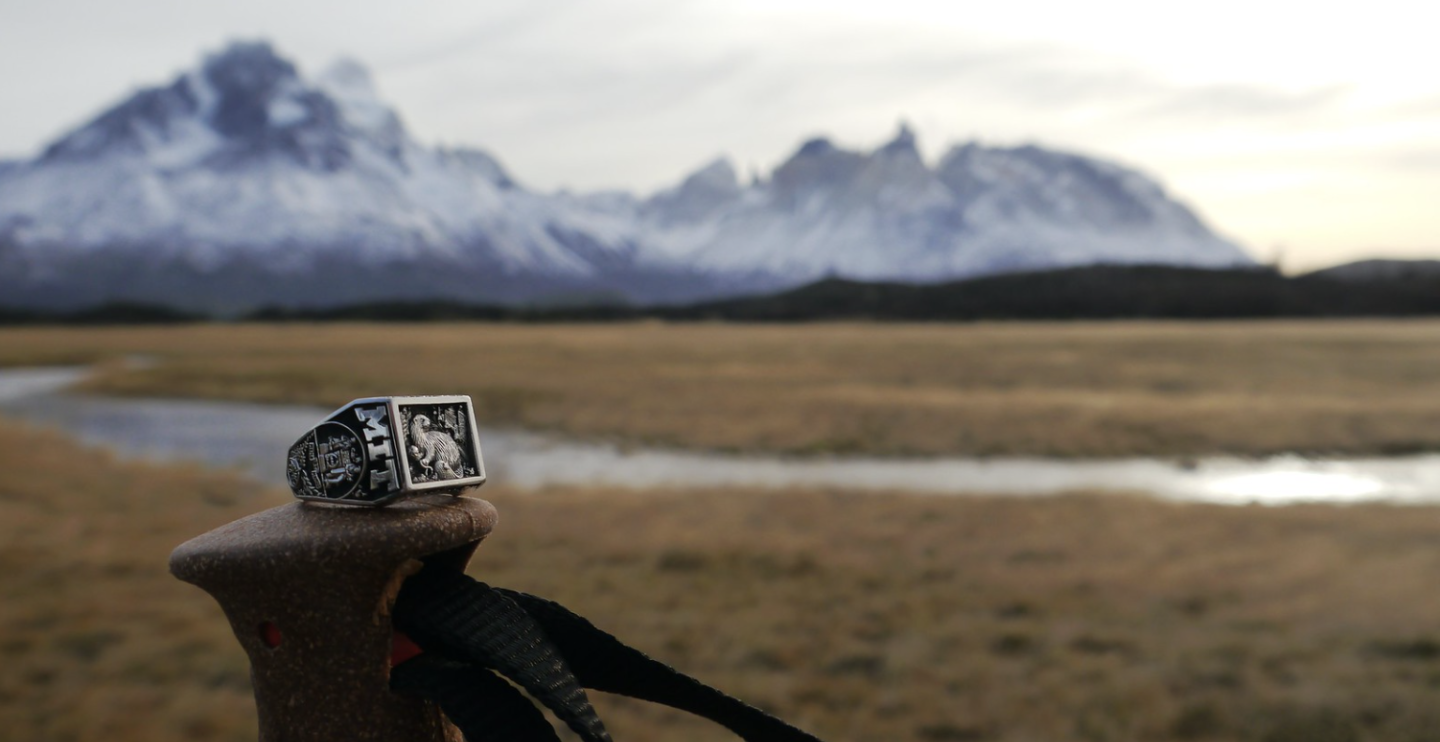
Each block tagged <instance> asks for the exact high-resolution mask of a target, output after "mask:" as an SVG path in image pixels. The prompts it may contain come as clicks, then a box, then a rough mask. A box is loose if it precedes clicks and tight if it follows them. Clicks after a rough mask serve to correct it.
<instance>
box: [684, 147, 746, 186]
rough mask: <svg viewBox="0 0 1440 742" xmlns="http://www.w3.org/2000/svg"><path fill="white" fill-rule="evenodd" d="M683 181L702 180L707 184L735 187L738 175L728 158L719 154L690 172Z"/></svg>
mask: <svg viewBox="0 0 1440 742" xmlns="http://www.w3.org/2000/svg"><path fill="white" fill-rule="evenodd" d="M685 182H686V183H691V182H695V183H701V182H703V183H706V184H708V185H718V186H724V187H727V188H736V187H739V185H740V176H739V175H737V174H736V172H735V164H734V163H732V162H731V161H730V158H729V157H726V156H724V155H720V156H719V157H716V158H715V159H713V160H711V161H710V162H709V163H708V164H706V165H704V166H703V167H701V168H700V169H699V170H696V171H695V172H693V173H691V174H690V176H689V177H688V178H686V179H685Z"/></svg>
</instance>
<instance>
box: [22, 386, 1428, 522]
mask: <svg viewBox="0 0 1440 742" xmlns="http://www.w3.org/2000/svg"><path fill="white" fill-rule="evenodd" d="M83 375H84V373H83V371H80V370H76V369H71V368H56V369H28V370H0V412H3V413H4V414H6V415H8V416H11V417H18V418H22V419H27V420H32V421H37V422H43V423H46V424H50V425H54V426H56V427H59V428H61V429H63V430H65V431H67V432H68V433H70V434H71V435H74V436H76V437H78V438H79V439H80V440H82V441H84V442H86V443H89V444H95V445H105V446H109V447H111V448H113V449H115V450H116V451H117V452H119V453H121V454H122V455H129V456H139V457H145V458H153V459H159V460H197V461H201V462H204V463H207V464H211V465H216V466H233V467H239V468H241V469H243V470H244V471H246V472H247V473H249V474H251V475H252V476H255V477H257V478H258V479H261V480H262V481H266V482H271V483H283V482H284V471H283V470H284V455H285V452H286V451H287V450H289V447H290V444H291V443H293V442H294V441H295V439H296V438H298V437H300V434H301V433H303V432H305V431H306V430H308V429H309V428H310V426H312V425H314V424H315V423H316V422H318V421H320V420H321V419H323V418H324V417H325V416H326V415H327V414H328V412H329V411H328V410H324V409H320V408H308V407H293V406H289V407H287V406H274V405H257V404H244V403H232V402H207V401H180V400H129V399H111V398H105V397H87V396H80V395H67V394H64V393H63V391H62V390H63V389H64V388H65V387H67V386H69V385H71V384H73V383H75V381H77V380H78V379H80V378H82V377H83ZM480 442H481V445H482V447H483V449H484V454H485V468H486V470H487V473H488V474H489V475H490V477H491V480H492V481H495V482H505V483H509V484H515V485H519V486H522V487H539V486H543V485H547V484H614V485H626V486H635V487H671V488H684V487H700V486H706V487H725V486H733V487H741V486H745V487H786V486H804V485H810V486H839V487H853V488H863V489H889V490H907V491H914V492H930V493H942V494H943V493H953V494H960V493H967V492H968V493H974V492H984V493H995V494H1015V495H1042V494H1052V493H1056V492H1064V491H1067V490H1078V489H1105V490H1127V491H1136V492H1148V493H1152V494H1154V495H1156V496H1158V497H1163V498H1168V499H1175V500H1190V501H1204V502H1216V503H1224V504H1237V505H1238V504H1249V503H1261V504H1268V505H1280V504H1286V503H1294V502H1309V501H1321V502H1361V501H1369V500H1385V501H1392V502H1405V503H1422V502H1440V456H1434V455H1431V456H1409V457H1403V458H1388V459H1344V460H1321V461H1312V460H1307V459H1303V458H1300V457H1294V456H1281V457H1275V458H1270V459H1264V460H1258V461H1250V460H1244V459H1234V458H1215V459H1204V460H1201V461H1199V462H1198V463H1192V464H1189V465H1179V464H1175V463H1172V462H1168V461H1163V460H1158V459H1120V460H1057V459H1015V458H1008V459H963V458H941V459H910V460H897V459H876V458H865V457H834V458H821V459H808V458H807V459H793V458H782V457H776V456H728V455H720V454H710V453H690V452H681V451H662V450H646V449H638V450H637V449H622V448H620V447H617V446H614V445H610V444H606V443H587V442H579V441H571V440H565V439H561V438H557V437H554V436H548V435H542V434H537V433H529V432H525V431H516V430H499V429H493V428H481V429H480Z"/></svg>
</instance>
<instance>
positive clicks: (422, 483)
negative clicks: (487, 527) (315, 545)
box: [285, 395, 485, 506]
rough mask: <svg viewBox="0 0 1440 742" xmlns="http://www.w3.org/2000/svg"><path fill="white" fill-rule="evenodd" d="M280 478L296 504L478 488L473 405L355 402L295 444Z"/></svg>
mask: <svg viewBox="0 0 1440 742" xmlns="http://www.w3.org/2000/svg"><path fill="white" fill-rule="evenodd" d="M285 478H286V479H287V480H289V482H290V489H291V491H293V492H294V493H295V496H296V497H298V498H300V499H301V500H317V501H322V502H343V503H351V504H355V505H371V506H380V505H388V504H390V503H392V502H395V501H397V500H402V499H404V498H407V497H410V496H413V495H418V494H422V493H431V494H435V493H439V494H458V493H459V492H460V491H462V490H465V489H467V488H469V487H478V486H480V485H481V484H484V483H485V463H484V461H483V460H482V459H481V458H480V439H479V435H478V431H477V429H476V427H475V408H474V405H472V404H471V402H470V398H469V397H467V396H464V395H455V396H448V397H368V398H365V399H357V400H355V401H354V402H351V403H350V404H347V405H345V406H344V407H341V408H340V409H338V410H336V411H335V412H334V413H332V414H331V415H330V416H329V417H328V418H326V419H325V420H324V421H323V422H321V423H320V424H319V425H316V426H315V427H314V428H311V429H310V431H309V432H307V433H306V434H305V435H303V436H301V437H300V440H298V441H295V445H293V446H291V447H290V455H289V460H288V461H287V462H286V466H285Z"/></svg>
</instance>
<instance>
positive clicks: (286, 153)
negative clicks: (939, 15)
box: [0, 42, 1252, 311]
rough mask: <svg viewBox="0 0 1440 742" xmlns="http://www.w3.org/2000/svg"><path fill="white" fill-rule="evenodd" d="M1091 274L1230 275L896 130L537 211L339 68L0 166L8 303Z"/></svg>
mask: <svg viewBox="0 0 1440 742" xmlns="http://www.w3.org/2000/svg"><path fill="white" fill-rule="evenodd" d="M1100 262H1113V263H1153V262H1159V263H1172V264H1178V265H1195V266H1208V267H1222V266H1228V265H1247V264H1251V262H1252V261H1250V259H1249V258H1248V256H1246V255H1245V253H1244V251H1243V250H1241V249H1240V248H1239V247H1238V246H1236V245H1235V244H1233V243H1231V242H1229V241H1227V240H1224V239H1223V238H1220V237H1218V236H1216V235H1214V234H1213V233H1212V232H1211V231H1210V230H1209V229H1208V228H1207V227H1205V225H1204V224H1203V222H1201V221H1200V220H1199V218H1198V217H1196V216H1195V215H1194V214H1193V212H1191V211H1190V210H1189V209H1188V208H1186V207H1185V206H1183V205H1182V204H1180V203H1178V202H1176V201H1174V200H1173V199H1171V198H1170V197H1169V196H1168V195H1167V194H1166V193H1165V192H1164V190H1163V188H1162V187H1161V186H1160V185H1159V184H1158V183H1157V182H1155V181H1154V180H1152V179H1150V178H1148V177H1147V176H1144V175H1142V174H1140V173H1139V172H1137V171H1133V170H1129V169H1126V168H1123V167H1121V166H1118V165H1115V164H1113V163H1108V162H1104V161H1101V160H1095V159H1092V158H1086V157H1082V156H1079V155H1073V154H1067V153H1059V152H1053V151H1050V150H1046V149H1043V148H1040V147H1038V146H1034V145H1027V146H1024V147H1016V148H998V147H985V146H982V145H979V144H975V143H970V144H966V145H962V146H957V147H955V148H952V149H951V150H950V151H949V152H948V153H947V154H946V155H945V156H944V157H942V158H941V160H940V161H939V162H938V163H936V164H935V165H934V166H933V167H932V166H931V165H929V164H927V163H926V162H925V161H924V158H923V157H921V155H920V152H919V150H918V148H917V147H916V142H915V135H914V132H913V131H911V130H910V129H909V127H908V126H905V125H903V124H902V125H901V126H900V127H899V130H898V131H897V133H896V135H895V137H894V138H893V139H892V140H891V141H889V142H888V143H885V144H883V145H881V146H880V147H878V148H876V149H875V150H873V151H870V152H864V151H856V150H849V149H845V148H842V147H839V146H837V145H835V144H834V143H833V142H831V141H830V140H829V139H827V138H823V137H819V138H812V139H810V140H808V141H806V142H804V143H803V144H802V145H801V146H800V147H799V148H798V149H797V150H796V151H795V153H794V154H792V155H791V156H790V157H789V158H787V159H786V160H785V161H784V162H782V163H780V164H779V165H777V166H776V167H775V168H774V170H772V171H771V173H770V174H769V177H768V178H761V177H756V178H755V179H754V180H752V181H751V182H750V183H748V184H747V183H742V182H741V181H740V178H739V176H738V174H737V173H736V171H735V168H734V166H733V165H732V164H730V162H729V160H728V159H725V158H720V159H718V160H715V161H712V162H710V163H708V164H707V165H706V166H704V167H702V168H700V169H699V170H697V171H695V172H693V173H690V174H689V175H687V176H686V177H685V178H683V179H682V180H681V181H680V182H679V183H677V184H676V185H674V186H671V187H669V188H664V189H660V190H659V191H656V192H655V193H652V194H650V195H648V196H644V197H641V196H636V195H633V194H627V193H619V194H617V193H591V194H573V193H565V192H561V193H541V192H537V191H533V190H530V189H527V188H526V187H525V186H524V185H523V184H522V182H521V181H519V180H517V179H516V178H515V177H513V176H512V175H511V174H510V173H509V172H508V171H507V170H506V168H505V167H504V166H503V165H502V164H501V162H500V160H499V159H498V158H496V157H495V156H493V155H492V154H490V153H488V152H485V151H483V150H479V149H471V148H442V147H427V146H424V145H422V144H420V143H419V142H417V141H416V140H415V139H414V138H413V137H411V136H410V134H409V133H408V131H407V130H406V128H405V126H404V123H403V120H402V118H401V116H400V115H399V113H398V112H396V111H395V110H394V109H393V108H392V107H390V106H389V105H388V104H386V103H385V101H384V100H383V99H382V98H381V97H380V96H379V94H378V92H377V91H376V90H375V87H374V85H373V82H372V81H371V80H370V77H369V74H368V72H367V71H366V70H365V69H364V67H363V66H362V65H360V64H359V63H357V62H353V61H342V62H340V63H338V64H336V65H333V66H332V67H331V68H329V69H327V70H326V71H325V72H323V73H322V74H320V75H317V76H315V77H313V78H307V77H305V76H304V75H302V74H301V72H300V70H299V69H298V68H297V67H295V65H293V64H292V63H290V62H289V61H287V60H285V59H283V58H282V57H280V56H279V55H278V54H277V53H276V52H275V51H274V49H273V48H271V47H270V46H269V45H268V44H266V43H264V42H247V43H237V44H234V45H232V46H230V47H228V48H226V49H224V50H222V51H221V52H218V53H216V54H212V55H209V56H207V57H205V58H204V59H203V60H202V62H201V64H200V65H199V66H198V67H197V68H196V69H194V70H191V71H189V72H186V73H184V74H181V75H180V76H178V77H177V78H176V79H175V80H173V81H172V82H170V83H168V84H166V85H162V86H156V87H152V88H146V89H143V90H140V91H138V92H136V93H135V94H134V95H132V96H130V97H129V98H127V99H126V100H124V101H121V102H120V103H119V104H116V105H115V106H112V107H111V108H109V109H107V110H105V111H103V112H101V113H100V114H99V115H97V116H96V117H94V118H93V119H91V120H90V121H88V122H86V123H85V124H83V125H81V126H80V127H77V128H76V129H74V130H72V131H71V132H68V133H66V134H65V135H63V136H62V137H60V138H59V139H57V140H56V141H55V142H53V143H51V144H50V145H49V146H48V147H46V148H45V150H44V151H43V152H42V153H41V154H40V155H39V156H38V157H36V158H34V159H31V160H28V161H18V162H11V163H7V164H5V165H3V166H0V293H4V294H5V295H6V296H10V297H15V303H19V304H25V305H37V306H51V307H63V306H72V307H73V306H82V305H85V304H94V303H100V302H104V301H127V300H132V301H133V300H144V301H159V302H162V303H166V304H171V305H175V306H178V307H184V308H191V309H198V310H205V311H215V310H219V311H226V310H229V311H244V310H246V309H249V308H253V307H255V306H260V305H263V304H280V305H294V306H324V305H333V304H338V303H350V302H354V301H363V300H383V299H404V298H427V297H443V298H452V299H457V300H466V301H499V302H511V303H513V302H527V301H534V300H537V299H545V298H547V297H555V296H562V297H563V296H567V295H592V294H599V295H615V296H621V297H624V298H625V299H627V300H629V301H633V302H640V303H653V302H676V301H693V300H699V299H704V298H708V297H718V296H724V295H732V294H742V293H756V292H764V291H772V290H778V289H781V288H784V287H787V286H796V285H801V284H803V283H806V282H808V281H813V280H815V279H818V278H822V277H825V276H832V275H833V276H843V277H848V278H854V279H857V280H899V281H945V280H953V279H957V278H963V277H966V276H974V275H983V274H986V273H996V272H1004V271H1010V270H1019V269H1034V268H1053V267H1060V266H1066V265H1081V264H1088V263H1100Z"/></svg>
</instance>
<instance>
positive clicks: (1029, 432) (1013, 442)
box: [0, 321, 1440, 456]
mask: <svg viewBox="0 0 1440 742" xmlns="http://www.w3.org/2000/svg"><path fill="white" fill-rule="evenodd" d="M135 353H139V354H147V355H151V356H154V357H155V358H157V359H158V360H159V361H160V363H159V365H157V366H155V367H152V368H124V367H122V366H120V365H119V364H114V365H112V367H111V368H110V370H109V372H108V373H106V374H105V375H104V376H103V377H101V378H100V379H98V380H97V381H96V383H95V384H94V385H93V387H92V388H93V389H96V390H99V391H104V392H107V393H117V394H143V395H181V396H196V397H220V398H228V399H245V400H257V401H270V402H303V403H307V404H328V405H335V406H338V405H340V404H343V403H345V402H348V401H349V400H351V399H353V398H356V397H360V396H370V395H391V394H414V393H429V394H434V393H448V392H458V393H465V394H470V395H471V396H473V397H474V398H475V400H476V404H477V406H478V410H479V414H480V415H481V417H482V420H483V421H484V422H485V423H487V424H492V425H516V426H523V427H528V428H537V429H546V430H554V431H560V432H563V433H568V434H572V435H576V436H584V437H603V438H610V439H615V440H620V441H628V442H637V443H646V444H658V445H666V446H678V447H694V448H713V449H725V450H766V451H782V452H790V453H801V454H804V453H831V452H841V453H852V452H865V453H876V454H882V455H899V454H916V455H935V454H965V455H1004V454H1037V455H1053V456H1125V455H1196V454H1210V453H1219V452H1228V453H1237V454H1267V453H1275V452H1281V451H1304V452H1317V453H1332V454H1339V453H1352V454H1353V453H1382V454H1383V453H1402V452H1412V451H1420V450H1431V449H1434V448H1437V447H1440V374H1436V373H1435V372H1434V370H1435V369H1436V368H1440V322H1436V321H1374V322H1368V321H1367V322H1358V321H1357V322H1308V323H1307V322H1275V323H1266V322H1247V323H1228V324H1220V323H1216V324H1193V323H1192V324H1184V323H1159V322H1149V323H1109V324H1094V323H1092V324H1078V323H1077V324H976V325H874V324H865V325H861V324H825V325H799V326H796V325H790V326H737V325H706V324H701V325H666V324H658V323H657V324H621V325H595V326H556V325H545V326H532V325H487V324H455V325H275V326H266V325H195V326H186V327H172V328H103V329H54V328H44V329H35V328H32V329H9V330H4V331H0V365H26V364H29V365H33V364H40V363H77V362H89V361H97V360H99V361H105V360H109V361H115V360H116V359H119V358H120V357H122V356H124V355H126V354H135Z"/></svg>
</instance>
